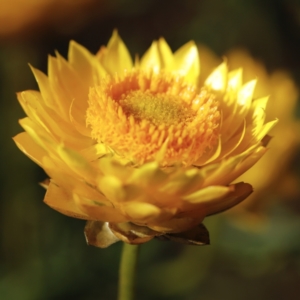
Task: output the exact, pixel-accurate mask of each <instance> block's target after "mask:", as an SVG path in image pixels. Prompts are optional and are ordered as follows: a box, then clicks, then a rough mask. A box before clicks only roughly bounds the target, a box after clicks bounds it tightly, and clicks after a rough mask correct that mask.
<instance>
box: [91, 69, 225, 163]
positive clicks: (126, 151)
mask: <svg viewBox="0 0 300 300" xmlns="http://www.w3.org/2000/svg"><path fill="white" fill-rule="evenodd" d="M219 122H220V113H219V110H218V103H217V101H216V100H215V97H214V95H213V94H211V93H210V92H208V91H206V90H200V91H199V90H197V88H196V87H194V86H191V85H190V84H187V83H186V82H185V81H184V79H183V78H181V77H178V76H174V75H173V74H170V73H166V72H163V73H152V72H149V73H147V72H142V71H139V70H135V71H132V72H126V73H124V74H122V75H116V76H115V77H108V78H106V79H105V80H103V81H102V82H101V85H100V86H98V87H96V88H94V89H92V90H91V93H90V95H89V108H88V110H87V125H88V126H90V127H91V136H92V138H94V139H95V140H96V141H97V142H98V143H104V144H106V145H107V146H109V147H110V148H111V149H113V151H115V153H117V154H118V155H121V156H123V157H125V158H128V159H129V160H131V161H133V162H135V163H136V164H137V165H139V164H142V163H144V162H147V161H152V160H155V157H156V155H157V153H158V152H159V151H160V149H161V148H162V147H163V145H166V151H165V154H164V159H163V160H164V161H163V162H162V164H163V165H172V164H174V163H178V162H180V163H183V164H186V165H189V164H192V163H193V162H194V161H196V160H197V159H198V158H200V157H201V156H202V155H203V154H204V153H205V152H206V151H209V150H210V149H211V148H212V147H213V146H214V145H215V144H216V141H217V137H218V130H219Z"/></svg>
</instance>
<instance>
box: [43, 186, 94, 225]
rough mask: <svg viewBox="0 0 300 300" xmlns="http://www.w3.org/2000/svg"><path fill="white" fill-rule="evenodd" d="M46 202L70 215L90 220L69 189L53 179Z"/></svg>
mask: <svg viewBox="0 0 300 300" xmlns="http://www.w3.org/2000/svg"><path fill="white" fill-rule="evenodd" d="M44 202H45V203H46V204H47V205H49V206H50V207H51V208H53V209H55V210H57V211H58V212H60V213H62V214H64V215H67V216H69V217H73V218H78V219H84V220H89V219H90V218H89V216H88V215H86V214H84V213H83V212H82V211H80V210H79V208H78V207H77V205H76V204H75V202H74V200H73V196H72V194H71V193H70V192H69V191H66V190H63V189H62V188H60V187H59V186H57V185H56V184H54V183H53V182H52V181H51V182H50V184H49V186H48V189H47V193H46V196H45V199H44Z"/></svg>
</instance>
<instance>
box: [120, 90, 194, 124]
mask: <svg viewBox="0 0 300 300" xmlns="http://www.w3.org/2000/svg"><path fill="white" fill-rule="evenodd" d="M119 103H120V105H121V106H122V108H123V111H124V113H125V114H126V115H127V116H128V117H129V116H130V115H133V116H134V118H135V120H137V121H139V122H141V121H142V120H148V121H149V122H150V123H152V124H154V125H156V126H159V125H161V124H165V125H167V126H171V125H172V124H176V123H180V122H187V121H188V120H190V119H191V117H192V116H193V115H195V111H193V110H192V109H191V108H190V107H189V106H188V105H187V104H186V103H185V102H182V99H181V98H180V97H178V96H173V95H167V94H165V93H157V94H153V93H151V92H150V91H145V92H143V91H140V90H137V91H129V92H128V93H124V94H123V95H122V99H121V100H120V102H119Z"/></svg>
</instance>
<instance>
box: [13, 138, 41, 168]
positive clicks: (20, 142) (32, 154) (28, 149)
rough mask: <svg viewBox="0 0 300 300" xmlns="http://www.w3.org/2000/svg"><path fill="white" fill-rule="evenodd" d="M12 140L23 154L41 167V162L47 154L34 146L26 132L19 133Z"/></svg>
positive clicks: (37, 146) (36, 145)
mask: <svg viewBox="0 0 300 300" xmlns="http://www.w3.org/2000/svg"><path fill="white" fill-rule="evenodd" d="M13 140H14V141H15V143H16V145H17V146H18V148H19V149H20V150H21V151H22V152H23V153H25V154H26V155H27V156H28V157H29V158H30V159H32V160H33V161H34V162H35V163H36V164H38V165H39V166H40V167H42V160H43V157H44V156H45V155H46V154H47V152H46V151H45V150H44V149H43V148H41V147H40V146H39V145H38V144H36V143H35V142H34V141H33V139H32V138H31V137H30V136H29V135H28V133H27V132H22V133H19V134H18V135H16V136H15V137H14V138H13Z"/></svg>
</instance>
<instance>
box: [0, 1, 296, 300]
mask: <svg viewBox="0 0 300 300" xmlns="http://www.w3.org/2000/svg"><path fill="white" fill-rule="evenodd" d="M115 28H117V29H118V30H119V33H120V35H121V36H122V38H123V40H124V41H125V43H126V44H127V46H128V48H129V49H130V51H131V53H132V55H133V56H134V55H135V54H136V53H139V54H143V53H144V52H145V50H146V49H147V48H148V47H149V46H150V44H151V41H152V40H153V39H157V38H159V37H160V36H164V37H165V38H166V40H167V41H168V42H169V44H170V46H171V48H172V49H173V50H176V49H177V48H179V47H180V46H181V45H182V44H184V43H185V42H187V41H189V40H191V39H193V40H195V41H196V42H197V43H198V44H199V45H200V44H201V45H205V46H206V47H209V48H210V49H212V51H214V52H215V53H216V54H217V55H219V56H223V55H224V54H226V53H228V51H231V50H232V49H236V48H244V49H246V51H248V53H249V54H250V55H251V56H252V57H253V58H254V59H256V60H259V61H260V62H261V63H262V64H263V65H264V66H265V70H266V72H268V73H270V74H271V73H272V72H274V71H276V70H279V69H283V70H285V71H287V72H288V73H289V74H290V78H291V79H289V80H288V81H287V85H288V86H289V87H288V88H287V89H288V90H289V91H288V92H284V93H285V94H282V95H281V96H280V97H279V99H280V101H279V104H278V103H277V106H278V105H279V107H280V108H279V110H278V111H280V110H281V109H283V110H284V109H285V108H284V107H285V106H286V105H287V106H288V107H289V109H288V111H287V113H286V114H285V117H284V118H283V120H282V122H283V123H282V124H284V125H285V126H286V127H285V131H284V134H280V135H279V134H278V135H279V136H278V137H277V141H276V142H274V141H275V140H276V136H275V138H274V141H271V143H270V151H269V152H270V153H271V151H272V145H274V148H275V149H274V151H277V150H276V147H277V146H278V145H279V146H278V147H279V148H280V145H285V146H286V147H283V148H284V149H286V150H284V151H282V152H278V155H277V156H274V159H269V160H268V162H267V163H265V164H264V165H263V166H262V167H261V168H260V169H258V171H257V172H258V173H257V174H259V176H260V178H261V177H262V178H265V179H270V180H267V182H268V183H267V184H265V185H263V186H262V187H259V188H258V193H257V196H256V197H252V198H251V199H249V200H246V202H245V203H244V204H242V206H241V207H238V208H236V209H234V210H232V211H231V212H227V213H224V214H222V215H219V216H214V217H211V218H209V219H208V220H207V221H206V222H205V223H206V226H207V227H208V229H209V230H210V234H211V243H212V245H211V246H205V247H195V246H187V245H179V244H175V243H173V242H160V241H157V240H153V241H151V242H149V243H147V244H145V245H143V246H142V247H141V253H140V260H139V266H138V281H137V284H138V289H137V293H138V294H137V299H145V300H147V299H149V300H150V299H156V300H171V299H172V300H181V299H185V300H198V299H199V300H200V299H201V300H218V299H222V300H227V299H231V300H240V299H245V300H248V299H256V300H268V299H272V300H277V299H278V300H279V299H280V300H281V299H288V300H289V299H291V300H294V299H295V300H296V299H300V290H299V282H300V192H299V190H300V179H299V178H300V176H299V175H300V155H299V144H298V141H299V140H300V138H299V136H300V130H299V128H300V127H299V126H298V121H297V119H298V117H299V116H300V113H299V104H298V102H297V97H296V92H295V88H296V87H299V83H300V58H299V55H300V1H299V0H272V1H271V0H210V1H202V0H185V1H179V0H143V1H134V0H115V1H112V0H26V1H24V0H0V100H1V109H0V121H1V123H0V125H1V126H0V138H1V172H0V188H1V190H0V193H1V198H0V298H1V299H3V300H19V299H20V300H52V299H53V300H57V299H62V300H63V299H74V300H77V299H78V300H81V299H82V300H94V299H116V295H117V280H118V264H119V257H120V250H121V243H117V244H114V245H112V246H111V247H109V248H107V249H97V248H94V247H92V246H87V245H86V243H85V239H84V236H83V228H84V221H82V220H76V219H72V218H68V217H65V216H63V215H61V214H59V213H57V212H56V211H53V210H52V209H50V208H49V207H47V206H46V205H45V204H44V203H43V202H42V199H43V196H44V193H45V191H44V190H43V188H42V187H40V186H39V185H38V182H41V181H43V180H44V179H45V178H46V174H45V173H44V172H43V171H42V170H41V169H39V168H38V167H37V166H36V165H35V164H34V163H33V162H31V161H30V160H29V159H28V158H27V157H25V156H24V155H23V154H22V153H21V152H20V151H19V150H18V149H17V148H16V147H15V145H14V143H13V141H12V137H13V136H14V135H16V134H17V133H19V132H20V131H22V129H21V127H20V126H19V125H18V122H17V121H18V119H20V118H22V117H24V113H23V111H22V110H21V108H20V106H19V104H18V102H17V100H16V96H15V93H16V92H18V91H22V90H26V89H37V84H36V83H35V81H34V78H33V76H32V74H31V72H30V70H29V67H28V63H30V64H31V65H33V66H34V67H37V68H39V69H41V70H43V71H44V72H46V70H47V55H48V54H52V55H53V54H54V51H55V50H58V51H59V52H60V53H61V54H62V55H64V56H65V57H66V56H67V49H68V43H69V40H70V39H74V40H76V41H77V42H79V43H81V44H82V45H84V46H85V47H86V48H88V49H89V50H90V51H91V52H93V53H95V52H96V51H97V50H98V49H99V47H100V45H103V44H106V43H107V41H108V39H109V37H110V36H111V33H112V31H113V29H115ZM201 49H202V48H201ZM203 64H205V61H204V62H203ZM254 73H255V70H254ZM258 79H260V78H259V76H258ZM291 80H293V82H294V83H293V82H292V81H291ZM282 93H283V92H282ZM291 98H293V99H294V100H293V99H292V100H291ZM293 101H295V102H293ZM269 105H270V107H271V108H272V106H274V105H275V104H273V103H272V102H271V103H270V104H269ZM271 108H270V109H271ZM288 136H292V138H287V137H288ZM276 145H277V146H276ZM266 155H269V153H267V154H266ZM274 174H275V175H276V176H274ZM252 176H253V175H252ZM254 177H255V174H254ZM263 182H264V181H263Z"/></svg>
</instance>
